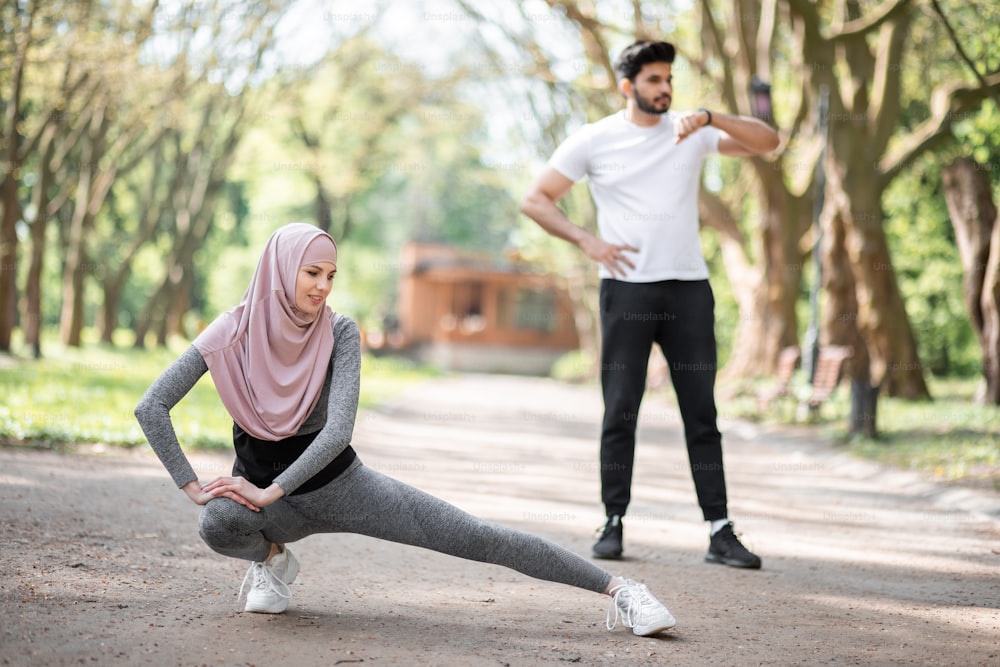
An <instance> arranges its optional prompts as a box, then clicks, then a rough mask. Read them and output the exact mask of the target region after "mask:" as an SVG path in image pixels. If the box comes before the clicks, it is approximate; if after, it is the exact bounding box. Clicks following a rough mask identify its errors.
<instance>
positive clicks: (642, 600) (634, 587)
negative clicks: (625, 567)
mask: <svg viewBox="0 0 1000 667" xmlns="http://www.w3.org/2000/svg"><path fill="white" fill-rule="evenodd" d="M623 596H624V597H623ZM619 600H623V601H624V603H625V604H624V607H625V608H624V609H622V608H621V606H620V605H619ZM652 602H653V600H652V597H651V596H650V594H649V589H648V588H646V585H645V584H640V583H637V582H634V581H632V580H631V579H626V580H625V583H624V584H622V585H620V586H618V588H616V589H615V590H614V593H613V594H612V596H611V606H609V607H608V613H607V615H606V616H605V619H604V625H605V627H607V628H608V630H614V629H615V626H616V625H618V618H619V615H620V616H621V620H622V625H624V626H625V627H626V628H634V627H635V624H636V623H637V622H638V621H639V619H640V618H641V616H642V607H643V605H646V604H652ZM612 610H614V618H612V616H611V612H612Z"/></svg>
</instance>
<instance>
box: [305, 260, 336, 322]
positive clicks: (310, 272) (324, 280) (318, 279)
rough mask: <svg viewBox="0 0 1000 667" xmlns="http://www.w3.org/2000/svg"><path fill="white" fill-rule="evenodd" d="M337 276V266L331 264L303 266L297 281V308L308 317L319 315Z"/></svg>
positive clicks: (321, 263) (316, 263)
mask: <svg viewBox="0 0 1000 667" xmlns="http://www.w3.org/2000/svg"><path fill="white" fill-rule="evenodd" d="M335 275H337V265H336V264H333V263H331V262H312V263H310V264H306V265H304V266H302V268H300V269H299V274H298V276H297V277H296V279H295V307H296V308H297V309H298V310H300V311H301V312H303V313H305V314H306V315H312V316H314V317H315V316H316V315H318V314H319V312H320V310H322V309H323V306H324V305H325V304H326V297H328V296H329V295H330V290H332V289H333V277H334V276H335Z"/></svg>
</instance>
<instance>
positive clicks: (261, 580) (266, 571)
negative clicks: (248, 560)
mask: <svg viewBox="0 0 1000 667" xmlns="http://www.w3.org/2000/svg"><path fill="white" fill-rule="evenodd" d="M251 575H253V583H252V584H251V585H250V588H251V590H259V591H266V590H268V589H270V590H272V591H274V592H275V593H277V594H278V595H279V596H281V597H283V598H290V597H292V591H291V589H289V588H288V584H286V583H285V582H283V581H282V580H281V579H280V578H279V577H278V576H277V575H276V574H274V572H272V571H271V568H269V567H268V566H267V564H266V563H260V562H255V563H254V564H253V565H251V566H250V569H249V570H247V573H246V575H245V576H244V577H243V583H242V584H240V592H239V594H238V595H237V596H236V602H237V603H239V601H240V599H242V597H243V589H244V588H245V587H246V585H247V580H248V579H250V576H251Z"/></svg>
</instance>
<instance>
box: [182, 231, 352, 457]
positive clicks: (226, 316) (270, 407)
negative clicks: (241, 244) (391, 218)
mask: <svg viewBox="0 0 1000 667" xmlns="http://www.w3.org/2000/svg"><path fill="white" fill-rule="evenodd" d="M319 261H324V262H332V263H334V264H336V263H337V244H336V243H335V242H334V240H333V237H331V236H330V235H329V234H327V233H326V232H324V231H322V230H321V229H319V228H317V227H314V226H313V225H309V224H306V223H303V222H294V223H292V224H290V225H285V226H284V227H281V228H279V229H277V230H276V231H275V232H274V233H273V234H272V235H271V238H270V239H269V240H268V242H267V245H266V246H264V251H263V252H262V253H261V256H260V262H259V263H258V264H257V270H256V271H255V272H254V274H253V278H251V279H250V286H249V287H248V288H247V292H246V294H244V295H243V300H242V301H241V302H240V305H238V306H236V307H235V308H233V309H231V310H228V311H226V312H224V313H222V314H221V315H219V316H218V317H217V318H215V320H214V321H213V322H212V323H211V324H209V325H208V326H207V327H206V328H205V330H204V331H203V332H202V333H201V334H200V335H199V336H198V337H197V338H195V340H194V345H195V347H197V348H198V350H199V351H200V352H201V354H202V356H203V357H204V358H205V363H206V364H207V365H208V369H209V370H210V371H211V373H212V380H213V381H214V382H215V387H216V389H217V390H218V392H219V396H220V397H221V398H222V403H223V405H225V406H226V409H227V410H228V411H229V414H230V415H232V417H233V420H234V421H235V422H236V423H237V424H239V425H240V426H241V427H242V428H243V430H244V431H246V432H247V433H249V434H250V435H252V436H254V437H255V438H260V439H261V440H281V439H283V438H287V437H289V436H291V435H294V434H295V433H296V432H298V430H299V427H301V426H302V423H303V422H304V421H305V420H306V418H307V417H308V416H309V415H310V413H312V411H313V408H314V407H316V401H317V400H318V399H319V395H320V392H321V391H322V389H323V383H324V382H325V381H326V371H327V367H328V366H329V364H330V356H331V354H332V353H333V324H332V322H333V317H334V314H333V311H332V310H330V307H329V306H324V307H323V310H321V311H320V312H319V314H318V315H316V316H308V315H306V314H304V313H303V312H302V311H300V310H298V309H297V308H296V307H295V281H296V279H297V277H298V273H299V269H300V268H301V267H302V266H303V265H305V264H310V263H313V262H319Z"/></svg>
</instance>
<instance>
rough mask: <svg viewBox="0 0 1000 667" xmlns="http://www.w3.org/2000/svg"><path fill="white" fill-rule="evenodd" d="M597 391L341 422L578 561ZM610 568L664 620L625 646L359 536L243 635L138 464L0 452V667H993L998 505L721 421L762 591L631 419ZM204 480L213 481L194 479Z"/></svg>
mask: <svg viewBox="0 0 1000 667" xmlns="http://www.w3.org/2000/svg"><path fill="white" fill-rule="evenodd" d="M600 413H601V406H600V398H599V394H598V390H597V389H596V388H595V387H593V386H573V385H566V384H562V383H558V382H555V381H551V380H547V379H538V378H521V377H509V376H498V375H496V376H495V375H489V376H485V375H465V376H456V377H449V378H442V379H436V380H432V381H428V382H426V383H422V384H420V385H417V386H414V387H412V388H410V389H409V390H407V391H406V392H405V393H403V394H402V395H400V396H398V397H397V398H396V399H394V400H392V401H391V402H390V403H388V404H386V405H385V406H383V407H382V408H380V409H378V410H374V411H369V412H364V413H362V414H361V415H360V417H359V420H358V424H357V428H356V432H355V442H354V444H355V447H356V449H357V450H358V452H359V454H360V456H361V457H362V459H363V460H364V461H365V463H366V464H367V465H370V466H372V467H375V468H377V469H379V470H381V471H383V472H385V473H387V474H389V475H391V476H394V477H397V478H399V479H402V480H404V481H407V482H409V483H412V484H414V485H415V486H418V487H420V488H422V489H424V490H426V491H428V492H430V493H433V494H435V495H438V496H440V497H442V498H444V499H446V500H448V501H450V502H452V503H454V504H456V505H459V506H460V507H462V508H464V509H466V510H468V511H470V512H472V513H474V514H477V515H479V516H483V517H485V518H489V519H492V520H495V521H498V522H501V523H504V524H508V525H511V526H515V527H518V528H521V529H524V530H528V531H531V532H534V533H537V534H540V535H542V536H545V537H547V538H550V539H552V540H554V541H556V542H558V543H560V544H563V545H564V546H566V547H568V548H570V549H571V550H573V551H575V552H577V553H580V554H582V555H584V556H587V555H588V554H589V549H590V544H591V542H592V533H593V530H594V529H595V527H596V526H597V525H598V524H599V523H600V521H601V518H602V517H601V508H600V505H599V502H598V498H599V487H598V475H597V462H596V457H597V454H596V452H597V434H598V425H599V421H600ZM639 424H640V429H639V430H640V444H639V448H638V454H637V472H636V478H635V483H634V487H633V504H632V507H631V508H630V511H629V515H628V516H627V517H626V521H625V538H626V557H627V558H626V559H625V560H623V561H622V562H619V563H611V564H610V569H611V570H612V571H613V572H616V573H620V574H623V575H625V576H628V577H631V578H634V579H637V580H640V581H643V582H645V583H647V584H648V585H649V586H650V588H651V590H653V591H654V592H655V593H656V594H657V595H658V596H659V597H660V598H661V599H662V600H663V601H664V602H665V603H666V604H667V606H668V607H670V609H671V611H672V612H673V613H674V615H675V616H676V617H677V619H678V626H677V628H676V630H675V631H674V632H671V633H668V634H665V635H663V636H661V637H657V638H636V637H633V636H631V634H630V633H629V632H627V631H625V630H624V629H623V628H621V627H619V628H617V629H616V630H614V631H612V632H608V631H607V630H605V628H604V613H605V608H606V599H605V598H602V597H599V596H596V595H594V594H591V593H587V592H584V591H577V590H575V589H570V588H565V587H561V586H558V585H554V584H549V583H544V582H539V581H535V580H531V579H527V578H525V577H523V576H522V575H519V574H517V573H515V572H511V571H508V570H505V569H503V568H499V567H495V566H490V565H484V564H481V563H470V562H465V561H460V560H457V559H453V558H449V557H445V556H442V555H439V554H435V553H430V552H426V551H423V550H419V549H415V548H411V547H403V546H399V545H394V544H388V543H383V542H378V541H375V540H371V539H369V538H363V537H359V536H352V535H323V536H314V537H311V538H309V539H307V540H304V541H302V542H301V543H299V544H297V545H296V546H294V547H293V549H294V551H295V553H296V555H297V556H298V558H299V560H300V561H301V563H302V572H301V574H300V578H299V579H298V580H297V581H296V583H295V584H294V585H293V587H292V588H293V592H294V598H293V600H292V604H291V607H290V608H289V611H288V612H286V613H285V614H283V615H281V616H266V615H250V614H241V613H238V609H239V607H238V606H237V602H236V599H235V597H236V591H237V589H238V588H239V582H240V579H241V578H242V576H243V572H244V570H245V568H244V567H243V566H242V565H241V564H239V563H236V562H235V561H230V560H227V559H224V558H221V557H219V556H215V555H214V554H212V553H210V552H208V550H207V549H206V548H205V547H204V546H203V545H202V543H201V542H200V540H199V538H198V536H197V532H196V523H195V522H196V518H197V508H196V507H194V506H193V505H190V503H188V502H187V500H186V499H185V498H184V497H183V494H181V493H180V492H178V491H177V490H176V489H175V488H173V486H172V484H171V482H170V480H169V478H168V477H167V475H166V473H165V472H164V471H163V470H162V468H161V467H160V466H159V463H158V462H157V461H156V459H155V457H154V456H153V455H152V454H151V453H150V452H149V450H148V449H146V448H143V449H141V450H137V451H134V452H121V451H111V452H104V453H101V454H93V453H92V454H87V455H64V454H56V453H52V452H36V451H24V450H11V449H0V514H2V516H3V517H4V524H5V528H4V540H3V544H2V559H3V562H4V563H5V564H6V565H7V566H8V572H7V576H6V577H4V578H2V579H0V603H2V611H3V619H4V620H3V624H2V629H0V665H6V664H11V665H71V664H101V665H145V664H153V665H174V664H176V665H201V664H204V665H274V664H280V665H337V664H358V665H361V666H362V667H372V666H379V665H454V666H459V665H511V666H520V665H557V664H580V665H684V666H687V665H740V666H744V665H956V666H962V667H965V666H969V665H996V664H1000V540H998V537H1000V522H998V520H1000V498H997V497H993V496H988V495H987V496H983V495H976V494H971V493H967V492H963V491H959V490H954V489H947V488H943V487H940V486H935V485H933V484H930V483H929V482H927V481H924V480H921V479H920V478H918V477H916V476H915V475H911V474H909V473H901V472H895V471H891V470H884V469H880V468H879V467H878V466H875V465H872V464H870V463H866V462H860V461H856V460H854V459H851V458H849V457H847V456H846V455H844V454H842V453H840V452H838V451H837V449H836V447H835V446H831V445H829V444H824V443H822V442H817V441H815V440H813V439H810V437H811V432H810V431H809V430H808V429H798V430H788V429H783V430H775V431H769V430H767V429H763V428H760V427H757V426H754V425H748V424H745V423H740V422H728V421H723V423H722V428H723V432H724V436H725V452H726V465H727V475H728V481H729V494H730V512H731V516H732V518H733V519H734V520H735V521H736V522H737V530H738V532H741V533H742V534H743V537H744V541H745V543H746V544H747V545H748V546H749V547H750V548H752V549H753V550H754V551H756V552H757V553H759V554H760V555H761V556H762V558H763V560H764V568H763V569H762V570H761V571H758V572H745V571H739V570H734V569H731V568H725V567H720V566H715V565H708V564H705V563H703V562H702V557H703V555H704V550H705V547H706V546H707V535H706V527H705V525H704V523H703V522H702V521H701V518H700V513H699V511H698V508H697V506H696V503H695V499H694V490H693V486H692V483H691V478H690V473H689V471H688V467H687V460H686V454H685V451H684V447H683V444H682V436H681V432H680V427H679V420H678V417H677V414H676V412H675V410H674V409H673V408H672V407H671V405H670V404H669V403H668V402H667V401H666V400H665V399H664V398H662V397H661V396H651V397H650V398H649V399H648V400H647V401H646V403H645V404H644V406H643V409H642V411H641V413H640V415H639ZM192 458H193V461H194V463H195V466H196V469H197V470H198V471H199V474H200V475H201V476H202V478H203V479H208V478H211V477H213V476H215V475H217V474H220V473H223V472H226V469H227V466H228V465H229V459H228V457H225V456H221V455H215V454H197V455H195V456H193V457H192Z"/></svg>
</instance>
